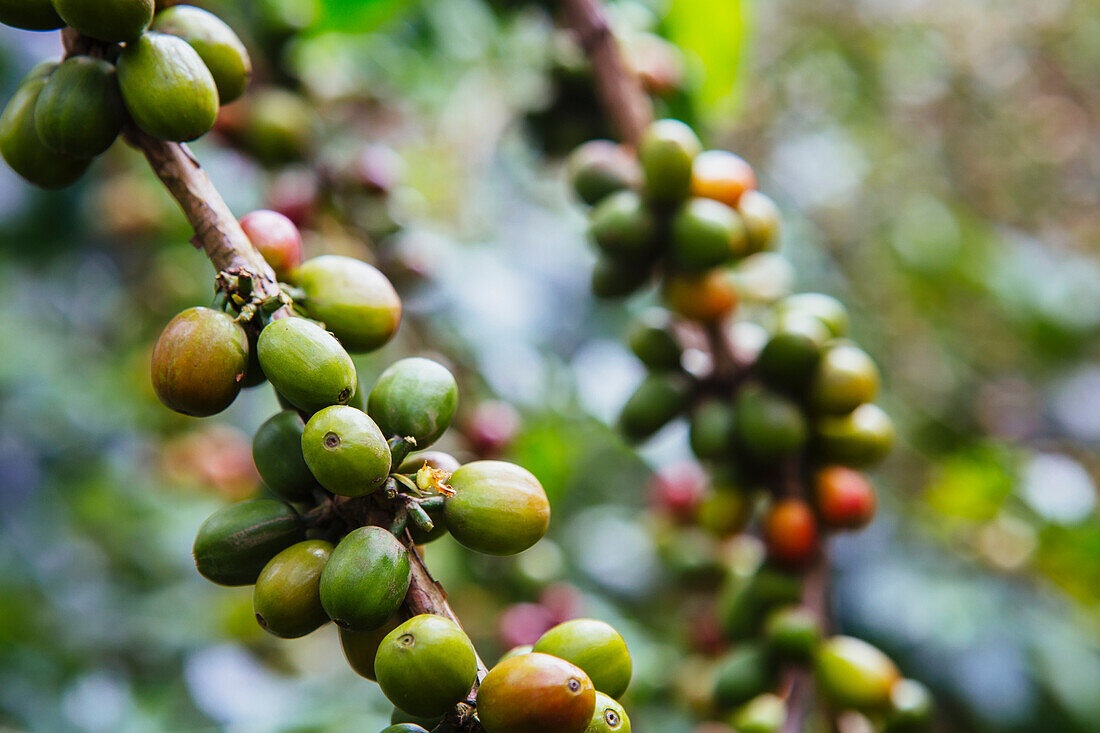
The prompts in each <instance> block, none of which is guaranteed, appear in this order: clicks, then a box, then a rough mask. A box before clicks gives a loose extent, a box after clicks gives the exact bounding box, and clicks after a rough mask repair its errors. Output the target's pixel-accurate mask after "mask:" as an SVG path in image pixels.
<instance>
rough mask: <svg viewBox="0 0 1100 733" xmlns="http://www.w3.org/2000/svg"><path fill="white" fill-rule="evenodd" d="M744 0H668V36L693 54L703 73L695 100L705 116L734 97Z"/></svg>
mask: <svg viewBox="0 0 1100 733" xmlns="http://www.w3.org/2000/svg"><path fill="white" fill-rule="evenodd" d="M748 5H749V1H748V0H672V2H671V3H670V4H669V11H668V15H666V16H665V20H664V26H665V29H666V31H667V35H668V38H669V40H671V41H672V42H673V43H675V44H676V45H677V46H679V47H680V48H681V49H683V50H684V52H685V53H687V54H688V56H689V57H694V61H695V62H696V63H697V64H698V66H699V67H700V71H701V73H703V74H704V77H703V79H702V83H701V84H700V85H699V87H698V92H697V102H698V104H699V108H700V110H701V111H702V112H703V113H704V114H705V115H707V116H712V115H716V114H718V113H720V112H729V111H730V110H732V109H733V108H734V107H735V106H736V104H737V101H738V93H739V91H740V90H739V85H738V77H739V72H740V69H741V62H742V58H743V56H744V51H745V46H746V44H747V41H748V37H749V23H750V13H749V7H748Z"/></svg>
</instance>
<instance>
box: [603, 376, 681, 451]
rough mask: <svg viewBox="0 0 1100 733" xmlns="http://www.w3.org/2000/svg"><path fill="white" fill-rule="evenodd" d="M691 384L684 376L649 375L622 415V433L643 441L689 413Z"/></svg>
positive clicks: (620, 426)
mask: <svg viewBox="0 0 1100 733" xmlns="http://www.w3.org/2000/svg"><path fill="white" fill-rule="evenodd" d="M690 398H691V382H690V381H689V380H688V379H687V377H685V376H683V375H680V374H656V373H654V374H649V375H648V376H646V378H645V379H643V380H642V383H641V384H640V385H638V388H637V389H635V390H634V394H632V395H631V396H630V399H628V400H627V401H626V404H625V405H623V409H622V412H620V413H619V431H620V432H621V433H622V434H623V435H624V436H625V437H626V438H627V439H628V440H633V441H642V440H645V439H646V438H649V437H650V436H652V435H653V434H654V433H656V432H657V431H658V430H660V429H661V428H663V427H664V426H665V425H667V424H668V423H669V422H670V421H671V420H672V419H673V418H675V417H676V416H677V415H679V414H680V413H681V412H683V411H684V410H685V409H687V406H688V402H689V401H690Z"/></svg>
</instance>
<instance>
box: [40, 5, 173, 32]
mask: <svg viewBox="0 0 1100 733" xmlns="http://www.w3.org/2000/svg"><path fill="white" fill-rule="evenodd" d="M53 5H54V8H56V9H57V14H58V15H60V16H61V18H62V19H63V20H64V21H65V23H66V25H69V26H71V27H72V29H73V30H75V31H77V32H79V33H82V34H84V35H85V36H91V37H92V38H97V39H99V40H100V41H118V42H123V41H133V40H134V39H136V38H137V37H138V36H140V35H141V33H142V31H144V30H145V29H146V28H148V27H149V22H150V21H151V20H153V7H154V2H153V0H53Z"/></svg>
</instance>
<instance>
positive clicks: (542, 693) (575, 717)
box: [477, 653, 596, 733]
mask: <svg viewBox="0 0 1100 733" xmlns="http://www.w3.org/2000/svg"><path fill="white" fill-rule="evenodd" d="M595 710H596V691H595V689H593V687H592V681H591V680H590V679H588V675H586V674H585V673H584V672H583V671H582V670H581V669H579V668H577V667H575V666H574V665H572V664H570V663H569V662H566V661H564V660H562V659H558V658H557V657H551V656H550V655H548V654H537V653H536V654H525V655H523V656H519V657H512V658H511V659H508V660H506V661H504V662H501V663H500V664H498V665H497V666H495V667H493V668H492V669H491V670H490V671H489V674H488V675H486V676H485V680H484V681H483V682H482V683H481V686H480V687H479V688H478V691H477V714H478V719H479V720H480V721H481V724H482V726H484V728H485V731H486V733H584V730H585V728H586V727H587V726H588V724H589V722H591V720H592V715H593V713H594V712H595Z"/></svg>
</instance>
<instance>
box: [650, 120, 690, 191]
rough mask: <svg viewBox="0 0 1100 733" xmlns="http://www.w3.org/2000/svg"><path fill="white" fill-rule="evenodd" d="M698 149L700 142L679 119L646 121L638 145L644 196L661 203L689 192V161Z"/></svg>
mask: <svg viewBox="0 0 1100 733" xmlns="http://www.w3.org/2000/svg"><path fill="white" fill-rule="evenodd" d="M702 151H703V144H702V143H701V142H699V138H698V137H697V136H696V135H695V132H694V131H692V129H691V128H690V127H688V126H687V125H685V124H684V123H683V122H680V121H679V120H671V119H666V120H657V121H656V122H653V123H652V124H650V126H649V128H648V129H647V130H646V132H645V134H644V136H643V137H642V141H641V143H640V145H639V146H638V160H639V161H641V164H642V171H643V172H644V174H645V192H646V196H647V197H648V198H650V199H652V200H654V201H659V202H663V203H669V202H675V201H680V200H683V199H686V198H687V197H688V195H689V194H690V193H691V168H692V163H693V162H694V160H695V156H697V155H699V153H701V152H702Z"/></svg>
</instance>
